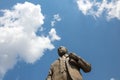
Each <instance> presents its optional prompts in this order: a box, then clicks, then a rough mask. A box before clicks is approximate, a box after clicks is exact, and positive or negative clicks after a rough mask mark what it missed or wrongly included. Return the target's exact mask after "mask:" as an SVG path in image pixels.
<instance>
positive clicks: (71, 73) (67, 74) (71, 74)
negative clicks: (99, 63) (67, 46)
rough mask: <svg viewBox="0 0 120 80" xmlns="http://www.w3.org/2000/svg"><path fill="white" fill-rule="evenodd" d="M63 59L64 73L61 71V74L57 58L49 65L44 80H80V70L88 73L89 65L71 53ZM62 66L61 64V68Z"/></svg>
mask: <svg viewBox="0 0 120 80" xmlns="http://www.w3.org/2000/svg"><path fill="white" fill-rule="evenodd" d="M65 57H66V58H65V61H64V63H65V69H63V70H64V71H63V70H62V72H61V68H60V66H61V63H60V61H61V59H60V58H59V59H57V60H56V61H55V62H54V63H53V64H52V65H51V68H50V70H49V74H48V76H47V79H46V80H82V75H81V73H80V69H82V70H83V71H84V72H90V70H91V65H90V64H89V63H87V62H86V61H85V60H83V59H82V58H80V57H78V56H76V55H75V54H73V53H71V54H70V55H66V56H65ZM76 58H77V59H76ZM63 66H64V65H63V64H62V67H63ZM63 68H64V67H63Z"/></svg>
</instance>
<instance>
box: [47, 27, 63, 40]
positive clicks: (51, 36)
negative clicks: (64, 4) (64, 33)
mask: <svg viewBox="0 0 120 80" xmlns="http://www.w3.org/2000/svg"><path fill="white" fill-rule="evenodd" d="M49 35H50V39H51V41H55V40H60V39H61V38H60V37H59V36H58V35H56V31H55V29H54V28H52V29H51V30H50V32H49Z"/></svg>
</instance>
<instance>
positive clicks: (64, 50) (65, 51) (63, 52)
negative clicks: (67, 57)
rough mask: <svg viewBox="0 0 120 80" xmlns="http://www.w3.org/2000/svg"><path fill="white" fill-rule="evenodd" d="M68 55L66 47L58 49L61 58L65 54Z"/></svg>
mask: <svg viewBox="0 0 120 80" xmlns="http://www.w3.org/2000/svg"><path fill="white" fill-rule="evenodd" d="M67 53H68V50H67V48H66V47H64V46H60V47H59V48H58V55H59V56H60V57H62V56H63V55H64V54H67Z"/></svg>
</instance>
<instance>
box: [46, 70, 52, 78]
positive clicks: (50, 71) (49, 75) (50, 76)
mask: <svg viewBox="0 0 120 80" xmlns="http://www.w3.org/2000/svg"><path fill="white" fill-rule="evenodd" d="M46 80H52V68H50V70H49V73H48V76H47V78H46Z"/></svg>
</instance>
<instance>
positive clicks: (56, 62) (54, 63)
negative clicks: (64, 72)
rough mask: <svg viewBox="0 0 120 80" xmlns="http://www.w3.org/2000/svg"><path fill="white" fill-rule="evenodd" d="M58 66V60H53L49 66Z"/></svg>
mask: <svg viewBox="0 0 120 80" xmlns="http://www.w3.org/2000/svg"><path fill="white" fill-rule="evenodd" d="M58 64H59V59H57V60H55V61H54V62H53V63H52V64H51V66H55V65H58Z"/></svg>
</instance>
